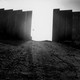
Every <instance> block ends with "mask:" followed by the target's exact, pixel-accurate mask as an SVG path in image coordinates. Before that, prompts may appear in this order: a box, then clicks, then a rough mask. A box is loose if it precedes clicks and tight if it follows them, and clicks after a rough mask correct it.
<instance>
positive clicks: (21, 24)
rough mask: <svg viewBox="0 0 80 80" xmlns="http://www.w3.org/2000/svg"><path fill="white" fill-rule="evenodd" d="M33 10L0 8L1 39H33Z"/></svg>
mask: <svg viewBox="0 0 80 80" xmlns="http://www.w3.org/2000/svg"><path fill="white" fill-rule="evenodd" d="M31 20H32V11H26V12H23V11H22V10H4V9H0V40H31Z"/></svg>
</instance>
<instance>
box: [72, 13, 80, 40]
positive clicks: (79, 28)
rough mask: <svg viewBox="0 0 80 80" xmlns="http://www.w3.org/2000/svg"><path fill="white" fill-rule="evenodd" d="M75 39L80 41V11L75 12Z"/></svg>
mask: <svg viewBox="0 0 80 80" xmlns="http://www.w3.org/2000/svg"><path fill="white" fill-rule="evenodd" d="M73 34H74V35H73V40H79V41H80V12H74V13H73Z"/></svg>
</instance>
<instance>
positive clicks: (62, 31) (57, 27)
mask: <svg viewBox="0 0 80 80" xmlns="http://www.w3.org/2000/svg"><path fill="white" fill-rule="evenodd" d="M75 20H76V21H75ZM79 24H80V23H79V15H78V14H77V13H76V14H75V13H74V12H72V10H59V9H54V11H53V41H65V40H68V41H72V40H73V34H76V32H77V31H78V33H79V32H80V31H79ZM75 26H77V27H75ZM74 27H75V28H76V29H77V31H75V30H76V29H75V28H74ZM73 28H74V29H73ZM74 31H75V32H74Z"/></svg>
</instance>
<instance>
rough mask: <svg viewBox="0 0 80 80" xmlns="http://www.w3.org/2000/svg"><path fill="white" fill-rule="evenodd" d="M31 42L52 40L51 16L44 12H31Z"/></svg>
mask: <svg viewBox="0 0 80 80" xmlns="http://www.w3.org/2000/svg"><path fill="white" fill-rule="evenodd" d="M31 36H32V40H36V41H42V40H52V14H51V13H50V12H48V11H45V10H42V9H40V10H33V15H32V29H31Z"/></svg>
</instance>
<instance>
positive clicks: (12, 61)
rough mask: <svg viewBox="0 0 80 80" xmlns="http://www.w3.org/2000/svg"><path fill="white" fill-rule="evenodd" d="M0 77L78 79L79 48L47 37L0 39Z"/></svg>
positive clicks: (15, 79) (9, 79)
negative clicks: (18, 41) (8, 41)
mask: <svg viewBox="0 0 80 80" xmlns="http://www.w3.org/2000/svg"><path fill="white" fill-rule="evenodd" d="M0 80H80V50H79V49H76V48H72V47H70V46H66V45H64V44H61V43H56V42H47V41H46V42H45V41H44V42H40V41H28V42H25V43H23V44H20V45H18V46H13V45H8V44H2V43H0Z"/></svg>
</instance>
